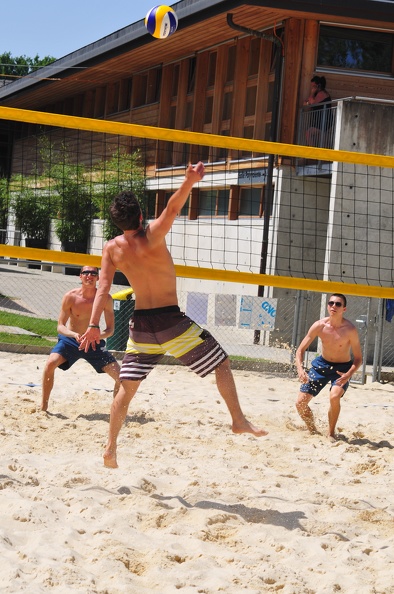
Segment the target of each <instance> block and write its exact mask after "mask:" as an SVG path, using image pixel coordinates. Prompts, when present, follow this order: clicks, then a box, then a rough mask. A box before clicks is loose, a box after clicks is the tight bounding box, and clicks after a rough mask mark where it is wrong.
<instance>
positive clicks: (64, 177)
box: [40, 137, 96, 251]
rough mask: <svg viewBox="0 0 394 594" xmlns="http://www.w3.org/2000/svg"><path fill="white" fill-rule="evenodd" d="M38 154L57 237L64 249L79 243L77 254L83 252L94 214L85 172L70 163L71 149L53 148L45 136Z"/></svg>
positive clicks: (82, 168)
mask: <svg viewBox="0 0 394 594" xmlns="http://www.w3.org/2000/svg"><path fill="white" fill-rule="evenodd" d="M40 154H41V159H42V162H43V173H42V176H43V178H45V179H46V180H47V181H46V184H49V186H50V189H51V195H52V201H53V203H54V205H55V208H56V215H57V218H56V220H55V231H56V235H57V236H58V238H59V239H60V241H61V243H62V245H63V247H64V248H67V249H69V248H68V246H69V244H70V243H73V244H80V247H79V250H78V251H80V250H81V251H85V250H86V247H87V242H88V239H89V236H90V226H91V221H92V218H93V217H94V216H95V214H96V206H95V204H94V202H93V200H92V196H91V187H90V183H89V179H88V175H87V172H86V169H85V167H84V166H83V165H81V164H78V163H73V162H72V153H71V149H69V148H68V147H67V146H66V145H61V146H60V147H59V148H57V149H55V147H54V146H53V145H51V144H50V143H49V141H48V139H47V138H45V137H44V138H43V139H42V140H41V143H40Z"/></svg>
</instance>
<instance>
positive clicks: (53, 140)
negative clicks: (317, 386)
mask: <svg viewBox="0 0 394 594" xmlns="http://www.w3.org/2000/svg"><path fill="white" fill-rule="evenodd" d="M0 120H1V121H2V129H3V130H8V131H11V132H10V133H11V134H12V138H13V151H12V154H8V155H5V154H4V151H3V154H2V166H3V170H5V168H6V167H5V165H7V168H8V171H9V172H11V175H10V176H7V177H6V176H3V178H2V179H1V180H0V183H1V186H0V200H1V202H0V229H1V230H0V234H1V235H0V241H1V243H0V257H1V258H3V262H4V263H5V264H6V263H18V262H20V263H22V262H24V265H25V266H26V267H27V268H28V269H30V270H31V267H32V263H33V262H36V263H37V265H38V266H39V268H40V270H41V271H44V272H47V271H50V270H62V271H65V270H66V271H67V270H70V269H71V268H72V267H77V266H81V265H85V264H89V263H91V264H94V265H97V266H99V265H100V257H101V252H102V248H103V245H104V243H105V241H106V240H107V239H109V238H110V237H112V236H113V235H114V234H115V233H116V232H117V231H116V229H114V228H113V226H112V225H111V222H110V220H109V216H108V206H109V204H110V202H111V200H112V198H113V196H114V195H115V194H116V193H117V192H119V191H121V190H128V189H130V190H133V191H134V192H135V194H136V195H137V196H138V198H139V200H140V202H141V206H142V210H143V213H144V218H145V220H146V221H149V220H151V219H153V218H155V217H157V216H159V214H160V213H161V212H162V210H163V209H164V207H165V205H166V203H167V201H168V199H169V197H170V196H171V194H172V193H173V192H174V191H175V190H176V189H177V187H179V185H180V183H181V181H182V179H183V177H184V174H185V168H186V166H187V164H188V163H189V162H192V163H195V162H197V161H199V160H201V161H203V162H204V164H205V167H206V174H205V177H204V179H203V180H202V181H201V182H200V183H199V184H198V185H197V186H196V187H194V188H193V190H192V192H191V194H190V197H189V200H188V202H187V203H186V205H185V207H184V208H183V210H182V211H181V212H180V213H179V216H178V217H177V219H176V220H175V222H174V225H173V227H172V229H171V231H170V233H169V235H168V238H167V243H168V247H169V249H170V252H171V254H172V256H173V259H174V263H175V265H176V272H177V276H178V277H179V278H182V279H195V281H199V282H204V281H207V282H213V283H219V285H217V286H220V287H223V286H224V284H225V283H235V284H238V285H241V286H242V287H246V289H245V292H246V293H248V294H251V295H260V296H262V295H266V296H268V297H272V298H274V297H278V296H279V295H282V296H283V295H284V294H290V293H291V292H293V293H292V298H291V300H292V304H293V303H294V301H296V297H295V295H296V292H297V291H303V292H306V291H310V292H319V293H330V292H331V293H332V292H341V293H345V294H347V295H353V296H355V297H360V298H361V299H369V298H378V299H386V300H388V299H394V289H393V288H392V287H393V264H394V263H393V240H392V237H393V230H394V229H393V224H394V216H393V199H392V191H393V171H394V157H390V156H387V155H377V154H367V153H357V152H351V151H339V150H334V149H324V148H320V149H319V148H315V147H310V146H309V147H308V146H304V145H290V144H281V143H272V142H267V141H259V140H252V139H248V138H236V137H230V136H226V135H224V134H223V135H214V134H205V133H196V132H191V131H187V130H185V131H182V130H175V129H166V128H156V127H152V126H144V125H138V124H129V123H124V122H120V121H108V120H96V119H89V118H81V117H73V116H66V115H59V114H50V113H44V112H34V111H28V110H19V109H14V108H6V107H0ZM195 286H196V285H194V287H195ZM201 286H202V287H205V285H201ZM204 290H205V288H204ZM275 291H276V292H275ZM280 291H282V293H280ZM197 292H198V291H197ZM226 292H230V291H229V289H227V288H226V289H224V290H223V291H222V293H226ZM237 292H238V293H239V291H237ZM58 305H59V304H58ZM291 307H293V305H291ZM361 309H362V310H363V311H364V310H365V307H364V305H363V306H362V308H361ZM312 311H313V314H316V315H317V317H318V316H319V313H320V308H319V307H318V306H317V305H316V307H315V308H312ZM363 315H364V314H363ZM293 323H294V320H292V322H291V324H293ZM289 324H290V322H289ZM301 330H302V329H301ZM289 334H291V331H290V329H289V330H288V331H287V335H289ZM279 342H280V339H279ZM288 342H291V341H290V340H289V341H288Z"/></svg>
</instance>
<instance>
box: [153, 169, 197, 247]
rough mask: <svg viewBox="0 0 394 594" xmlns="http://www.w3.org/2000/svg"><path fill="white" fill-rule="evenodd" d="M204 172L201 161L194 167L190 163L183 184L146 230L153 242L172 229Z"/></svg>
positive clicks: (160, 239)
mask: <svg viewBox="0 0 394 594" xmlns="http://www.w3.org/2000/svg"><path fill="white" fill-rule="evenodd" d="M204 174H205V168H204V164H203V163H202V162H201V161H199V162H198V163H197V165H195V166H194V167H193V166H192V165H191V164H189V166H188V167H187V169H186V174H185V179H184V180H183V182H182V184H181V185H180V187H179V188H178V189H177V190H176V191H175V192H174V194H173V195H172V196H171V198H170V199H169V201H168V203H167V206H166V207H165V209H164V210H163V212H162V213H161V215H160V216H159V217H158V218H157V219H155V220H154V221H152V222H151V223H150V224H149V226H148V228H147V230H146V236H147V238H148V239H149V241H150V242H151V243H152V242H155V241H157V242H160V241H162V240H163V239H164V237H165V236H166V235H167V233H168V232H169V230H170V229H171V225H172V223H173V222H174V220H175V217H176V216H177V214H178V213H179V212H180V211H181V210H182V208H183V206H184V205H185V203H186V201H187V199H188V198H189V195H190V192H191V189H192V187H193V186H194V184H196V183H197V182H199V181H201V180H202V178H203V177H204Z"/></svg>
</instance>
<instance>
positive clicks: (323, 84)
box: [311, 76, 326, 91]
mask: <svg viewBox="0 0 394 594" xmlns="http://www.w3.org/2000/svg"><path fill="white" fill-rule="evenodd" d="M311 82H314V83H316V84H317V85H319V86H320V88H321V89H322V90H323V91H324V90H325V88H326V77H325V76H313V77H312V78H311Z"/></svg>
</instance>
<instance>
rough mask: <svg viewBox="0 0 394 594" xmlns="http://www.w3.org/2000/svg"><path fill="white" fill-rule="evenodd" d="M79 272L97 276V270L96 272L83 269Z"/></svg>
mask: <svg viewBox="0 0 394 594" xmlns="http://www.w3.org/2000/svg"><path fill="white" fill-rule="evenodd" d="M81 274H83V276H88V275H89V274H90V275H91V276H98V272H96V271H95V270H83V271H82V272H81Z"/></svg>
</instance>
